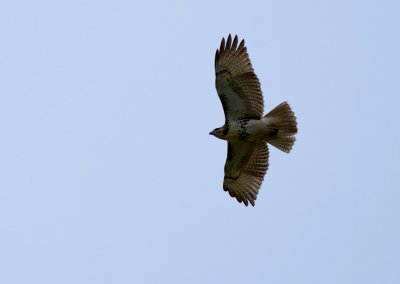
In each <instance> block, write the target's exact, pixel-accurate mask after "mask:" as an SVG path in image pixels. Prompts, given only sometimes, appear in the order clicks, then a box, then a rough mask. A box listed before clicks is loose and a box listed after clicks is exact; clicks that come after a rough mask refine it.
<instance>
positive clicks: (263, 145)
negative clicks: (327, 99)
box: [210, 35, 297, 206]
mask: <svg viewBox="0 0 400 284" xmlns="http://www.w3.org/2000/svg"><path fill="white" fill-rule="evenodd" d="M238 43H239V41H238V37H237V36H235V37H234V38H233V40H232V37H231V35H229V36H228V38H227V41H226V43H225V39H224V38H223V39H222V41H221V45H220V48H219V49H218V50H217V52H216V54H215V76H216V79H215V85H216V89H217V93H218V96H219V98H220V100H221V103H222V106H223V109H224V114H225V124H224V125H223V126H222V127H220V128H216V129H214V130H213V131H212V132H210V134H212V135H214V136H216V137H217V138H220V139H223V140H227V141H228V153H227V159H226V163H225V169H224V171H225V177H224V184H223V189H224V190H225V191H228V192H229V194H230V195H231V196H232V197H236V199H237V200H238V201H239V202H243V203H244V204H245V205H246V206H247V205H248V204H249V203H250V204H251V205H253V206H254V204H255V200H256V199H257V194H258V191H259V189H260V186H261V184H262V181H263V179H264V175H265V173H266V171H267V169H268V156H269V152H268V145H267V143H270V144H271V145H273V146H275V147H277V148H278V149H280V150H282V151H284V152H287V153H289V152H290V150H291V149H292V146H293V144H294V142H295V134H296V133H297V123H296V117H295V115H294V113H293V111H292V110H291V108H290V106H289V104H288V103H287V102H284V103H281V104H280V105H278V106H277V107H276V108H274V109H273V110H272V111H271V112H269V113H268V114H267V115H265V116H263V111H264V100H263V95H262V92H261V87H260V83H259V80H258V78H257V75H256V74H255V73H254V70H253V67H252V65H251V62H250V58H249V55H248V53H247V48H246V46H245V43H244V40H242V41H241V42H240V43H239V44H238Z"/></svg>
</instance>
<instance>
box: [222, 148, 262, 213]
mask: <svg viewBox="0 0 400 284" xmlns="http://www.w3.org/2000/svg"><path fill="white" fill-rule="evenodd" d="M267 169H268V146H267V143H265V142H236V143H233V142H228V156H227V158H226V163H225V177H224V190H225V191H228V192H229V194H230V195H231V196H232V197H236V199H237V200H238V201H239V202H244V204H245V205H246V206H247V205H248V204H249V202H250V203H251V205H253V206H254V203H255V200H256V199H257V194H258V191H259V189H260V186H261V183H262V181H263V180H264V175H265V173H266V171H267Z"/></svg>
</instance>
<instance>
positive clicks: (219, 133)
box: [210, 125, 228, 139]
mask: <svg viewBox="0 0 400 284" xmlns="http://www.w3.org/2000/svg"><path fill="white" fill-rule="evenodd" d="M227 132H228V127H226V125H224V126H222V127H219V128H215V129H214V130H213V131H211V132H210V135H214V136H215V137H217V138H219V139H224V137H225V136H226V133H227Z"/></svg>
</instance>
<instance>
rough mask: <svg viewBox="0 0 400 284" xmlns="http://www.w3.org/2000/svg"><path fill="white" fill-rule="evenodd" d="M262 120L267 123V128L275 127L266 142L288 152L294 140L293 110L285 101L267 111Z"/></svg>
mask: <svg viewBox="0 0 400 284" xmlns="http://www.w3.org/2000/svg"><path fill="white" fill-rule="evenodd" d="M263 120H265V121H266V122H267V124H268V128H272V129H276V132H275V134H274V135H273V136H269V137H268V139H267V142H268V143H270V144H271V145H273V146H275V147H276V148H278V149H279V150H281V151H283V152H286V153H289V152H290V150H291V149H292V147H293V144H294V142H295V141H296V138H295V134H296V133H297V122H296V116H295V115H294V112H293V111H292V109H291V108H290V106H289V104H288V103H287V102H283V103H281V104H280V105H278V106H277V107H275V108H274V109H273V110H271V111H270V112H269V113H267V114H266V115H265V116H264V117H263Z"/></svg>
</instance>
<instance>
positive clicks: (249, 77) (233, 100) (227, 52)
mask: <svg viewBox="0 0 400 284" xmlns="http://www.w3.org/2000/svg"><path fill="white" fill-rule="evenodd" d="M215 76H216V78H215V86H216V89H217V93H218V96H219V98H220V100H221V103H222V106H223V108H224V113H225V121H229V120H234V119H237V118H241V117H247V118H254V119H259V118H261V116H262V114H263V110H264V101H263V96H262V92H261V87H260V82H259V81H258V78H257V76H256V74H255V73H254V70H253V67H252V66H251V62H250V58H249V55H248V53H247V48H246V47H245V45H244V40H242V41H241V42H240V44H239V46H238V37H237V35H236V36H235V38H234V39H233V42H232V37H231V35H229V36H228V39H227V41H226V44H225V38H223V39H222V41H221V46H220V48H219V50H218V49H217V52H216V54H215Z"/></svg>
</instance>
